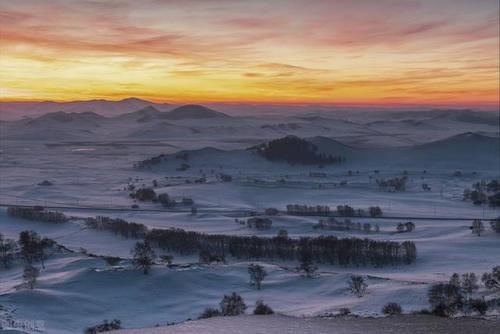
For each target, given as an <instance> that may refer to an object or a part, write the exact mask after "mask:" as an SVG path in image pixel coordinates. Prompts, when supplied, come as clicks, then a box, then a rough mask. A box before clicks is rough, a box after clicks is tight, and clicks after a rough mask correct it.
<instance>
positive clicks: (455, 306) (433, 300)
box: [428, 283, 463, 317]
mask: <svg viewBox="0 0 500 334" xmlns="http://www.w3.org/2000/svg"><path fill="white" fill-rule="evenodd" d="M428 297H429V303H430V304H431V306H432V310H433V313H434V314H436V315H439V316H445V317H449V316H451V315H453V314H455V313H456V312H457V311H458V310H460V309H462V306H463V296H462V293H461V292H460V287H457V286H455V285H453V284H449V283H439V284H436V285H433V286H432V287H431V288H430V289H429V292H428Z"/></svg>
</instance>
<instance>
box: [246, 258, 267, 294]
mask: <svg viewBox="0 0 500 334" xmlns="http://www.w3.org/2000/svg"><path fill="white" fill-rule="evenodd" d="M248 274H249V275H250V285H255V286H256V287H257V290H260V287H261V283H262V281H263V280H264V278H265V277H266V276H267V272H266V270H265V269H264V267H262V266H261V265H259V264H253V263H252V264H250V265H249V266H248Z"/></svg>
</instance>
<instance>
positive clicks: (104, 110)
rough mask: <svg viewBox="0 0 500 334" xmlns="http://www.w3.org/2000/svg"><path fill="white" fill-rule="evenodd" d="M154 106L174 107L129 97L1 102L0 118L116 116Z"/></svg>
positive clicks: (160, 108) (164, 109) (159, 108)
mask: <svg viewBox="0 0 500 334" xmlns="http://www.w3.org/2000/svg"><path fill="white" fill-rule="evenodd" d="M149 106H152V107H154V108H155V109H157V110H159V111H168V110H170V109H172V108H173V106H172V105H170V104H168V103H155V102H151V101H146V100H141V99H138V98H127V99H123V100H119V101H109V100H88V101H71V102H54V101H42V102H24V101H17V102H0V119H3V120H14V119H18V118H19V115H23V116H31V117H34V116H39V115H42V114H46V113H51V112H57V111H63V112H73V113H81V112H94V113H97V114H100V115H104V116H108V117H111V116H116V115H119V114H123V113H128V112H133V111H137V110H139V109H144V108H146V107H149Z"/></svg>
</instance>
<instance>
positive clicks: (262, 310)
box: [253, 300, 274, 315]
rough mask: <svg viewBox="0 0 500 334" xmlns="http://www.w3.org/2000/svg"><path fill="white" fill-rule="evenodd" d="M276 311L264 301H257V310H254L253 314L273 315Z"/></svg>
mask: <svg viewBox="0 0 500 334" xmlns="http://www.w3.org/2000/svg"><path fill="white" fill-rule="evenodd" d="M273 313H274V311H273V309H272V308H271V307H269V305H267V304H264V302H263V301H262V300H257V302H256V303H255V309H254V310H253V314H255V315H269V314H273Z"/></svg>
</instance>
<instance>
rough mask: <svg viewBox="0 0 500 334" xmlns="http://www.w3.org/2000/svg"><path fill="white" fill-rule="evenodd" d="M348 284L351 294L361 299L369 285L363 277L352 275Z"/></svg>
mask: <svg viewBox="0 0 500 334" xmlns="http://www.w3.org/2000/svg"><path fill="white" fill-rule="evenodd" d="M348 284H349V289H350V290H351V292H352V293H353V294H354V295H356V296H358V297H360V298H361V297H363V295H364V294H365V292H366V288H367V287H368V284H366V283H365V279H364V278H363V276H359V275H352V276H351V278H350V279H349V281H348Z"/></svg>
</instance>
